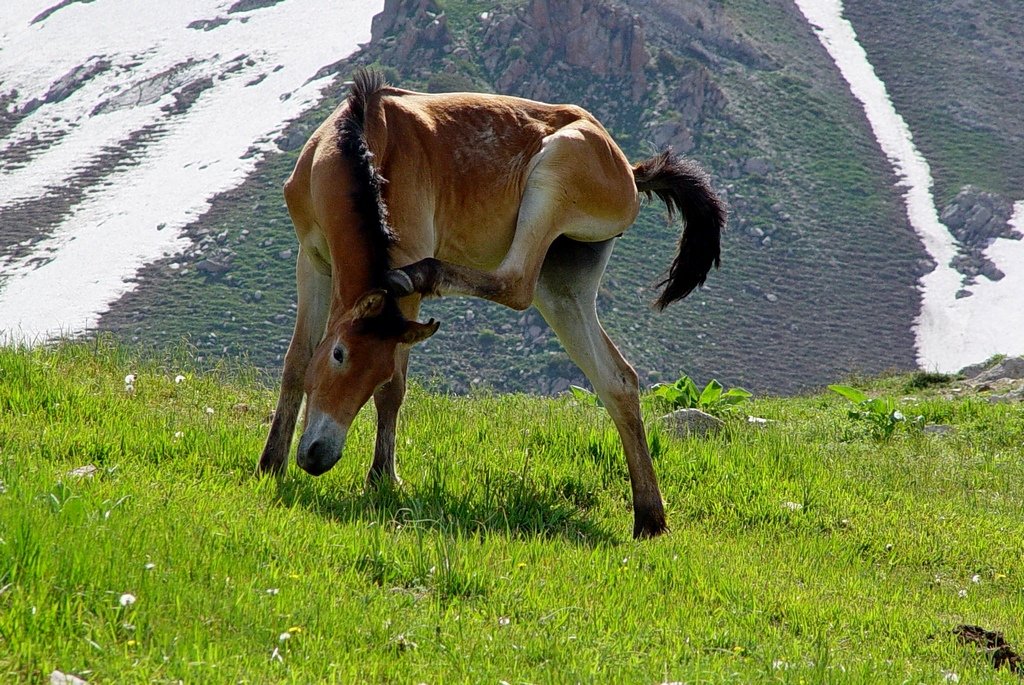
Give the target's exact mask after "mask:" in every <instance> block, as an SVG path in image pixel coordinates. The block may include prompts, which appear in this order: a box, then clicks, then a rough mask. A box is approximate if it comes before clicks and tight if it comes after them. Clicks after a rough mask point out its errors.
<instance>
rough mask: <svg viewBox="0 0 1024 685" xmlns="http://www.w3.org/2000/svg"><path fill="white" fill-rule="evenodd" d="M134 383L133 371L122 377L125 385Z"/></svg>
mask: <svg viewBox="0 0 1024 685" xmlns="http://www.w3.org/2000/svg"><path fill="white" fill-rule="evenodd" d="M134 383H135V374H134V373H130V374H128V375H127V376H125V377H124V384H125V385H132V384H134Z"/></svg>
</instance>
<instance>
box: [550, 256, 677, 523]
mask: <svg viewBox="0 0 1024 685" xmlns="http://www.w3.org/2000/svg"><path fill="white" fill-rule="evenodd" d="M614 242H615V241H614V240H608V241H605V242H602V243H580V242H576V241H573V240H569V239H566V238H560V239H558V240H557V241H555V243H554V244H553V245H552V246H551V249H550V250H549V252H548V255H547V258H546V260H545V261H544V266H543V268H542V270H541V274H540V279H539V281H538V283H537V289H536V291H535V293H534V304H535V305H536V306H537V309H539V310H540V312H541V314H542V315H543V316H544V319H545V320H546V321H547V322H548V324H549V325H550V326H551V328H552V329H553V330H554V331H555V333H556V334H557V335H558V339H559V340H561V341H562V345H563V346H564V347H565V350H566V352H568V353H569V356H570V357H571V358H572V360H573V361H574V362H576V364H577V365H579V367H580V369H582V370H583V373H584V374H586V376H587V378H589V379H590V382H591V383H592V384H593V385H594V390H595V391H597V395H598V397H600V398H601V401H602V402H603V403H604V405H605V407H607V409H608V413H609V414H610V415H611V417H612V421H614V422H615V426H616V428H618V430H619V436H620V437H621V439H622V447H623V451H624V452H625V453H626V464H627V465H628V467H629V480H630V484H631V485H632V489H633V537H637V538H646V537H654V536H656V535H660V534H661V533H664V532H665V531H666V530H667V526H666V524H665V509H664V505H663V504H662V501H661V492H660V491H659V490H658V481H657V477H656V476H655V475H654V466H653V464H652V463H651V455H650V452H649V451H648V449H647V437H646V435H645V433H644V424H643V419H642V418H641V415H640V394H639V383H638V379H637V375H636V372H635V371H634V370H633V367H632V366H630V365H629V363H628V362H627V361H626V360H625V359H624V358H623V357H622V354H621V353H620V352H619V350H618V348H616V347H615V344H614V343H612V341H611V340H610V339H609V338H608V336H607V334H605V332H604V329H603V328H602V327H601V323H600V322H599V321H598V318H597V308H596V304H597V289H598V286H599V284H600V281H601V274H602V273H603V272H604V267H605V264H607V262H608V257H609V256H610V255H611V252H612V246H613V245H614Z"/></svg>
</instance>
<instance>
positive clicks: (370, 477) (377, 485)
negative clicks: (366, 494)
mask: <svg viewBox="0 0 1024 685" xmlns="http://www.w3.org/2000/svg"><path fill="white" fill-rule="evenodd" d="M401 487H402V479H401V478H399V477H398V476H397V475H395V474H387V473H382V472H380V471H370V472H369V473H368V474H366V489H367V490H369V491H373V490H378V491H380V490H383V491H385V492H393V491H395V490H399V489H401Z"/></svg>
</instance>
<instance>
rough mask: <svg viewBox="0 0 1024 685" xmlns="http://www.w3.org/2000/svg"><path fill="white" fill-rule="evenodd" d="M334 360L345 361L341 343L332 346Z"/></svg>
mask: <svg viewBox="0 0 1024 685" xmlns="http://www.w3.org/2000/svg"><path fill="white" fill-rule="evenodd" d="M334 361H336V362H338V363H339V364H341V363H343V362H344V361H345V348H343V347H342V346H341V345H338V346H336V347H335V348H334Z"/></svg>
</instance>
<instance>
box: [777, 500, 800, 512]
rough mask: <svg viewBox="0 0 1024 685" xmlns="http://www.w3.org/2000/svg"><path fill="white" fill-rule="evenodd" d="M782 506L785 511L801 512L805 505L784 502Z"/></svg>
mask: <svg viewBox="0 0 1024 685" xmlns="http://www.w3.org/2000/svg"><path fill="white" fill-rule="evenodd" d="M780 506H781V507H782V508H783V509H789V510H790V511H800V510H801V509H803V508H804V505H802V504H800V503H799V502H783V503H782V504H781V505H780Z"/></svg>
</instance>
